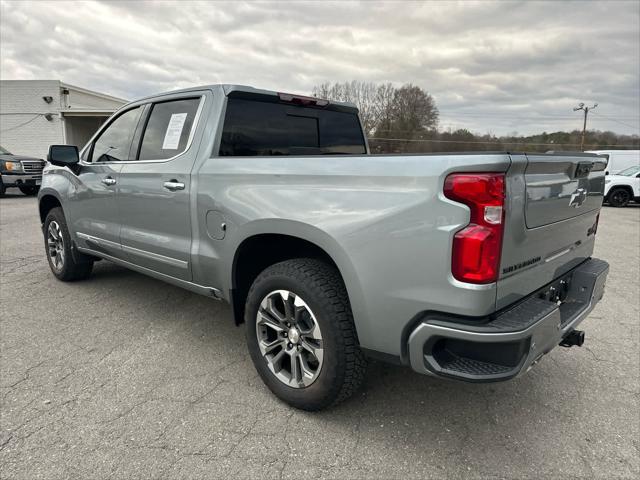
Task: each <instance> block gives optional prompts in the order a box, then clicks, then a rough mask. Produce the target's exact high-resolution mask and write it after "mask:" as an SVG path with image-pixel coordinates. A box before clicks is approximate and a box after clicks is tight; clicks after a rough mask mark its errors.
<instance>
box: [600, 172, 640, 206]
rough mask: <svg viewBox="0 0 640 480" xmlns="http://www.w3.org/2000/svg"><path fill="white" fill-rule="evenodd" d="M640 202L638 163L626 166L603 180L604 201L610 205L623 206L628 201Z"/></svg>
mask: <svg viewBox="0 0 640 480" xmlns="http://www.w3.org/2000/svg"><path fill="white" fill-rule="evenodd" d="M632 200H633V201H636V202H639V203H640V165H635V166H633V167H629V168H626V169H624V170H622V171H621V172H618V173H617V174H616V175H607V176H606V177H605V181H604V201H605V202H607V203H609V205H611V206H612V207H624V206H626V205H627V204H628V203H629V202H630V201H632Z"/></svg>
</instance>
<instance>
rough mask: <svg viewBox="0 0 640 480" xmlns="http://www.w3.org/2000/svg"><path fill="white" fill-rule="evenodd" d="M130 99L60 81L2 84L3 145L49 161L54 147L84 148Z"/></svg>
mask: <svg viewBox="0 0 640 480" xmlns="http://www.w3.org/2000/svg"><path fill="white" fill-rule="evenodd" d="M125 103H126V100H123V99H121V98H116V97H112V96H110V95H105V94H103V93H98V92H94V91H91V90H87V89H85V88H80V87H75V86H73V85H69V84H67V83H63V82H61V81H59V80H2V81H0V145H2V146H3V147H4V148H6V149H7V150H9V151H10V152H11V153H14V154H17V155H28V156H33V157H38V158H45V157H46V155H47V152H48V150H49V145H52V144H69V145H77V146H78V147H82V146H83V145H84V144H85V143H86V142H87V141H88V140H89V138H90V137H91V136H92V135H93V134H94V133H95V131H96V130H97V129H98V127H99V126H100V125H102V123H104V121H105V120H106V119H107V118H108V117H109V116H110V115H111V114H112V113H113V112H115V111H116V110H117V109H118V108H120V106H121V105H124V104H125Z"/></svg>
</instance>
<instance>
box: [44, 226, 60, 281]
mask: <svg viewBox="0 0 640 480" xmlns="http://www.w3.org/2000/svg"><path fill="white" fill-rule="evenodd" d="M47 251H48V252H49V258H50V259H51V264H52V265H53V268H55V269H56V271H60V270H62V268H63V267H64V238H63V236H62V230H61V229H60V225H59V224H58V222H56V221H55V220H52V221H51V222H50V223H49V228H48V229H47Z"/></svg>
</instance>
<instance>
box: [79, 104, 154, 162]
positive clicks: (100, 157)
mask: <svg viewBox="0 0 640 480" xmlns="http://www.w3.org/2000/svg"><path fill="white" fill-rule="evenodd" d="M141 111H142V109H141V108H140V107H136V108H133V109H131V110H127V111H126V112H124V113H123V114H122V115H119V116H118V117H117V118H116V119H115V120H114V121H113V122H111V124H110V125H109V126H108V127H107V128H106V130H104V131H103V132H102V133H101V134H100V136H99V137H98V139H97V140H96V141H95V142H94V144H93V148H92V149H91V158H90V160H91V161H93V162H121V161H124V160H130V156H129V150H130V148H131V140H132V138H133V132H134V131H135V128H136V125H138V120H139V118H140V112H141Z"/></svg>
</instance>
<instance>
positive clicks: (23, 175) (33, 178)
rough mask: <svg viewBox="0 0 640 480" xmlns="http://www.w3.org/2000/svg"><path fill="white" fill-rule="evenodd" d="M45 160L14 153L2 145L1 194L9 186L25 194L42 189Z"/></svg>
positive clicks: (34, 192) (0, 163)
mask: <svg viewBox="0 0 640 480" xmlns="http://www.w3.org/2000/svg"><path fill="white" fill-rule="evenodd" d="M44 163H45V162H44V160H41V159H39V158H33V157H24V156H21V155H14V154H13V153H11V152H9V151H8V150H7V149H6V148H4V147H1V146H0V196H4V193H5V191H6V190H7V188H11V187H16V188H18V189H20V191H21V192H22V193H24V194H25V195H29V196H33V195H36V194H37V193H38V190H39V189H40V182H41V181H42V170H43V169H44Z"/></svg>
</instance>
